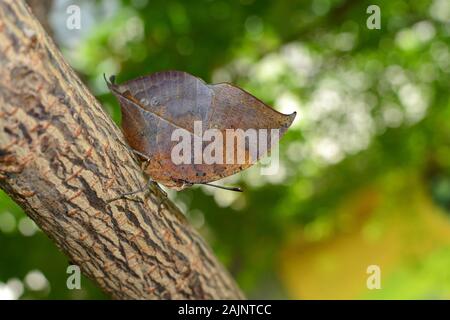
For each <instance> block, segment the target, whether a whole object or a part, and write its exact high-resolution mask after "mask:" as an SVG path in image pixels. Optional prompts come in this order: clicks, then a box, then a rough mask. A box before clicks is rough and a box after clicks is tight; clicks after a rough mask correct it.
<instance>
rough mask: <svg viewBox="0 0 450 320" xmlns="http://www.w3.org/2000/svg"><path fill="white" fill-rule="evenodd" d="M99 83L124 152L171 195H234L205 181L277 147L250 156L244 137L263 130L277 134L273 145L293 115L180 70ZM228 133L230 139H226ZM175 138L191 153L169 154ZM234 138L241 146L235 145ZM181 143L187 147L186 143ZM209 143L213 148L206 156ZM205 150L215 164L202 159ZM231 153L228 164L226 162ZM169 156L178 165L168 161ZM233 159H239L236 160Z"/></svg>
mask: <svg viewBox="0 0 450 320" xmlns="http://www.w3.org/2000/svg"><path fill="white" fill-rule="evenodd" d="M104 77H105V76H104ZM105 81H106V83H107V86H108V88H109V89H110V90H111V92H112V93H113V94H114V95H115V97H116V98H117V99H118V101H119V104H120V108H121V113H122V131H123V133H124V136H125V139H126V141H127V143H128V145H129V147H130V148H131V149H132V151H133V152H135V153H136V154H137V155H139V156H140V157H141V158H142V159H143V160H145V166H144V172H145V173H146V174H147V175H148V176H149V177H150V179H151V180H153V181H155V182H158V183H161V184H163V185H164V186H166V187H168V188H172V189H176V190H182V189H184V188H186V187H189V186H192V185H194V184H206V185H211V186H215V187H219V188H223V189H228V190H233V191H240V189H239V188H228V187H223V186H218V185H215V184H211V183H210V182H213V181H216V180H219V179H221V178H224V177H227V176H230V175H233V174H235V173H238V172H240V171H242V170H244V169H247V168H248V167H250V166H251V165H253V164H254V163H255V162H256V161H257V160H259V159H260V158H261V157H262V156H264V155H265V154H266V153H268V152H270V148H271V146H272V145H273V143H274V142H277V141H272V140H271V141H270V145H269V146H268V147H266V148H265V149H264V148H262V149H264V150H262V152H261V150H259V152H258V153H255V152H254V150H255V148H253V147H254V146H255V143H258V141H254V139H253V141H252V140H251V139H250V137H248V133H249V132H252V133H253V132H257V134H261V133H260V132H262V131H264V130H266V135H267V132H269V131H271V130H278V132H279V134H278V137H275V140H277V139H278V138H281V136H282V135H283V134H284V133H285V132H286V130H287V129H288V128H289V126H290V125H291V124H292V122H293V120H294V118H295V116H296V113H295V112H294V113H292V114H289V115H285V114H282V113H280V112H278V111H276V110H274V109H272V108H271V107H269V106H268V105H266V104H265V103H263V102H262V101H260V100H259V99H257V98H256V97H254V96H253V95H251V94H250V93H248V92H246V91H244V90H242V89H240V88H239V87H236V86H234V85H232V84H229V83H219V84H207V83H205V82H204V81H203V80H201V79H200V78H198V77H195V76H193V75H190V74H188V73H186V72H182V71H163V72H156V73H152V74H150V75H146V76H142V77H139V78H136V79H133V80H130V81H127V82H124V83H122V84H116V83H115V77H114V76H112V77H110V81H108V80H106V77H105ZM249 130H250V131H249ZM231 131H233V132H234V135H231V134H230V135H229V136H228V135H227V134H228V133H230V132H231ZM236 132H238V133H237V134H236ZM174 135H175V136H176V138H177V137H178V138H177V139H174ZM205 135H208V137H209V140H208V139H206V140H205V139H204V138H205ZM254 136H255V135H254V134H253V136H252V137H254ZM180 137H184V139H187V140H190V141H191V142H192V141H194V148H193V150H183V152H178V154H177V152H174V150H175V149H177V150H178V151H180V150H179V149H181V148H180V140H181V138H180ZM246 137H247V138H248V139H247V140H245V138H246ZM213 138H214V139H213ZM258 138H259V136H258ZM270 138H272V136H270V137H269V139H268V140H270ZM237 139H241V140H240V141H241V143H236V140H237ZM242 139H244V142H245V143H242ZM231 142H233V143H234V144H233V143H231ZM183 143H184V146H188V147H189V143H187V142H186V141H184V142H183ZM213 143H214V146H215V147H216V148H215V150H212V151H211V149H212V148H211V144H213ZM208 145H209V146H210V147H209V156H210V157H212V158H214V159H215V160H216V161H215V162H211V159H209V160H210V161H208V159H202V157H203V156H204V151H206V149H208ZM229 145H231V147H228V146H229ZM191 146H192V143H191ZM199 146H200V147H199ZM227 148H228V149H227ZM185 149H188V148H185ZM260 149H261V148H260ZM231 153H232V156H233V159H232V160H234V161H228V160H230V159H228V158H227V156H230V154H231ZM174 154H175V158H176V157H178V158H180V157H181V158H182V160H184V161H181V162H180V159H175V160H174ZM239 154H240V155H241V158H242V155H244V159H240V160H241V161H236V160H237V156H238V155H239ZM230 157H231V156H230ZM206 158H207V157H206ZM199 159H200V161H199ZM201 160H206V161H201ZM220 160H222V161H220ZM238 160H239V159H238Z"/></svg>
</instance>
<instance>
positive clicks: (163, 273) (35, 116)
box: [0, 0, 243, 299]
mask: <svg viewBox="0 0 450 320" xmlns="http://www.w3.org/2000/svg"><path fill="white" fill-rule="evenodd" d="M122 143H124V140H123V136H122V134H121V132H120V131H119V130H118V129H117V127H116V126H115V125H114V124H113V122H112V121H111V119H110V118H109V116H108V115H107V114H106V113H105V112H104V111H103V109H102V108H101V106H100V104H99V103H98V102H97V101H96V100H95V98H94V97H93V96H92V94H91V93H90V92H89V91H88V90H87V89H86V87H85V86H84V85H83V84H82V83H81V81H80V80H79V78H78V77H77V76H76V74H75V73H74V71H73V70H72V69H71V68H70V67H69V66H68V65H67V64H66V63H65V61H64V59H63V58H62V56H61V54H60V53H59V51H58V50H57V48H56V47H55V45H54V44H53V42H52V41H51V39H50V38H49V37H48V35H47V34H46V33H45V31H44V30H43V28H42V27H41V25H40V24H39V22H38V21H37V20H36V19H35V18H34V17H33V16H32V15H31V13H30V10H29V9H28V7H27V6H26V5H25V4H24V2H23V1H22V0H20V1H18V0H1V1H0V187H1V188H2V189H3V190H5V191H6V192H7V193H8V194H9V195H10V196H11V197H12V198H13V199H14V200H15V201H16V202H17V203H18V204H19V205H20V206H21V207H22V208H23V209H24V210H25V212H26V213H27V214H28V215H29V216H30V217H31V218H32V219H33V220H34V221H35V222H36V223H37V225H38V226H39V227H40V228H41V229H42V230H44V232H46V233H47V235H48V236H49V237H50V238H51V239H53V240H54V242H55V243H56V244H57V245H58V247H59V248H60V249H61V250H62V251H63V252H64V253H65V254H67V256H68V257H69V259H70V260H71V261H72V262H74V263H75V264H77V265H79V266H80V267H81V269H82V270H83V272H84V273H85V274H86V275H87V276H88V277H90V278H92V279H93V280H94V281H95V282H97V283H98V285H99V286H100V287H101V288H102V289H103V290H104V291H106V292H107V293H109V294H110V295H112V296H113V297H114V298H117V299H238V298H243V295H242V293H241V292H240V290H239V289H238V287H237V286H236V284H235V283H234V281H233V280H232V278H231V277H230V276H229V274H228V273H227V272H226V271H225V269H224V268H223V267H222V266H221V265H220V263H219V262H218V261H217V259H216V258H215V257H214V255H213V254H212V252H211V250H210V248H209V247H208V246H207V245H206V244H205V243H204V241H203V240H202V239H201V238H200V236H199V235H198V234H197V233H196V231H195V230H193V229H192V228H191V227H190V226H189V225H188V224H187V222H186V221H185V219H184V217H183V215H182V214H181V213H180V212H179V210H178V209H177V208H176V207H175V206H174V205H173V204H172V203H171V202H170V201H169V200H168V199H167V198H165V195H164V194H163V193H162V192H161V191H159V189H158V188H156V187H152V188H151V191H150V193H149V194H148V195H147V196H146V197H145V196H144V195H139V196H138V197H137V200H139V201H130V200H118V201H115V202H113V203H111V204H110V205H109V204H108V203H107V200H108V199H112V198H114V197H116V196H117V195H119V194H121V193H124V192H128V191H132V190H136V189H137V188H139V187H141V186H143V185H145V183H146V180H145V178H144V177H143V175H142V170H141V168H140V167H139V165H138V163H137V162H136V159H135V158H134V156H133V155H132V154H130V153H129V152H128V150H127V149H126V148H125V147H124V146H123V145H122ZM61 272H65V270H61Z"/></svg>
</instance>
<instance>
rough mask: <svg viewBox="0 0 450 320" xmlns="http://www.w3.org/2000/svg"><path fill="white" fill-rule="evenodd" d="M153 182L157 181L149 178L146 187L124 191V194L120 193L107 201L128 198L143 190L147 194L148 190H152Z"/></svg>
mask: <svg viewBox="0 0 450 320" xmlns="http://www.w3.org/2000/svg"><path fill="white" fill-rule="evenodd" d="M153 183H155V182H154V181H153V180H152V179H148V181H147V183H146V184H145V186H144V187H142V188H139V189H137V190H134V191H130V192H125V193H122V194H120V195H119V196H117V197H115V198H112V199H109V200H108V201H107V202H108V203H111V202H113V201H116V200H120V199H124V198H127V197H128V196H132V195H134V194H137V193H141V192H143V193H144V195H145V194H147V192H149V191H150V186H151V185H152V184H153Z"/></svg>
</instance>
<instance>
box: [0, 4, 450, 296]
mask: <svg viewBox="0 0 450 320" xmlns="http://www.w3.org/2000/svg"><path fill="white" fill-rule="evenodd" d="M71 4H76V5H78V6H79V7H80V8H81V29H80V30H68V29H67V28H66V19H67V17H68V14H67V13H66V9H67V7H68V6H69V5H71ZM371 4H377V5H378V6H379V7H380V9H381V29H380V30H376V29H375V30H369V29H368V28H367V26H366V20H367V18H368V17H369V15H370V14H368V13H366V10H367V7H368V6H369V5H371ZM48 21H49V24H50V28H51V32H52V37H53V38H54V39H55V41H56V42H57V44H58V46H59V47H60V48H61V49H62V51H63V53H64V55H65V57H66V58H67V59H68V61H69V63H70V64H71V65H72V66H73V67H74V68H75V69H76V70H77V72H78V73H79V74H80V76H81V77H82V79H83V81H84V82H85V83H86V84H87V85H88V87H89V88H90V89H91V91H92V92H93V93H94V94H95V95H96V96H97V97H98V99H99V100H100V101H101V102H102V104H103V106H104V107H105V109H106V110H107V111H108V112H109V113H110V114H111V116H112V118H113V119H114V120H115V121H116V122H117V123H120V113H119V108H118V105H117V102H116V100H115V99H114V98H113V97H112V95H111V94H110V93H109V92H108V90H107V88H106V85H105V83H104V80H103V76H102V74H103V73H106V74H108V75H109V74H116V75H117V76H118V81H119V82H121V81H124V80H128V79H131V78H134V77H136V76H140V75H143V74H147V73H151V72H154V71H160V70H173V69H176V70H183V71H187V72H189V73H191V74H194V75H196V76H199V77H201V78H203V79H204V80H206V81H207V82H223V81H228V82H233V83H235V84H238V85H239V86H241V87H242V88H244V89H245V90H247V91H249V92H251V93H252V94H254V95H255V96H257V97H259V98H260V99H261V100H263V101H265V102H267V103H269V104H270V105H273V106H274V107H275V108H276V109H277V110H279V111H282V112H285V113H288V112H292V111H297V113H298V116H297V119H296V121H295V122H294V124H293V126H292V127H291V129H290V130H289V131H288V133H287V135H286V136H285V137H284V138H283V139H282V141H281V145H280V157H281V159H280V162H281V163H280V170H279V172H278V174H277V175H272V176H263V175H261V172H260V168H258V166H255V167H254V168H252V169H249V170H246V171H244V172H242V173H240V174H237V175H235V176H232V177H230V178H228V179H226V181H225V182H226V183H227V184H229V185H239V186H241V187H242V188H244V189H245V192H244V193H242V194H240V193H233V192H228V191H223V190H219V189H213V188H198V187H194V188H192V189H190V190H186V191H182V192H171V193H170V197H171V198H172V199H174V201H176V203H177V204H178V205H179V206H180V207H181V209H182V210H183V212H185V213H186V216H187V217H188V218H189V219H190V221H191V222H192V224H193V225H194V226H195V228H197V229H198V230H199V231H200V232H201V234H202V235H203V236H204V237H205V238H206V240H207V242H208V243H209V244H210V245H211V246H212V247H213V249H214V251H215V253H216V254H217V256H218V257H219V259H220V260H221V261H222V262H223V263H224V264H225V265H226V266H227V268H228V269H229V270H230V271H231V273H232V274H233V276H234V277H235V279H236V280H237V282H238V283H239V285H240V286H241V288H242V289H243V290H244V292H245V293H246V295H247V296H248V297H250V298H274V299H316V298H324V299H328V298H336V299H341V298H349V299H366V298H380V299H390V298H394V299H406V298H414V299H430V298H437V299H449V298H450V102H449V87H450V86H449V85H450V81H449V80H450V76H449V73H450V50H449V43H450V41H449V37H450V23H449V21H450V2H449V1H448V0H430V1H427V0H417V1H406V0H404V1H402V0H386V1H355V0H314V1H292V0H283V1H268V0H265V1H259V0H255V1H253V0H241V1H225V0H205V1H181V0H179V1H163V0H160V1H157V0H149V1H146V0H133V1H119V0H115V1H112V0H103V1H81V0H79V1H68V0H54V1H53V6H52V9H51V12H50V15H49V17H48ZM0 201H1V202H0V299H35V298H44V299H54V298H60V299H99V298H107V297H106V296H105V295H103V294H102V293H101V292H100V290H99V289H97V288H96V287H95V285H94V284H93V283H92V282H90V281H89V280H88V279H86V278H83V279H82V289H81V290H69V289H67V287H66V279H67V276H68V275H67V274H66V268H67V266H68V265H69V262H68V260H67V258H65V257H64V256H63V255H62V254H61V253H60V252H59V251H58V250H57V249H56V247H55V246H54V245H53V243H52V242H51V241H50V240H49V239H48V238H47V237H46V236H45V235H44V234H43V233H42V232H41V231H40V230H39V229H38V228H37V227H36V226H35V224H34V223H33V222H32V221H31V220H30V219H29V218H27V217H26V216H25V214H24V213H23V211H22V210H21V209H20V208H19V207H18V206H17V205H15V204H14V203H13V202H12V201H11V200H9V199H8V197H7V196H6V195H5V194H3V193H2V194H1V195H0ZM370 265H378V266H379V267H380V269H381V289H379V290H369V289H368V288H367V286H366V280H367V278H368V276H369V275H368V274H367V272H366V271H367V268H368V266H370Z"/></svg>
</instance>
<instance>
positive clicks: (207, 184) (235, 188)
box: [200, 182, 243, 192]
mask: <svg viewBox="0 0 450 320" xmlns="http://www.w3.org/2000/svg"><path fill="white" fill-rule="evenodd" d="M200 184H204V185H205V186H210V187H214V188H218V189H223V190H228V191H235V192H243V191H242V189H241V188H239V187H224V186H219V185H217V184H211V183H206V182H204V183H200Z"/></svg>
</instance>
